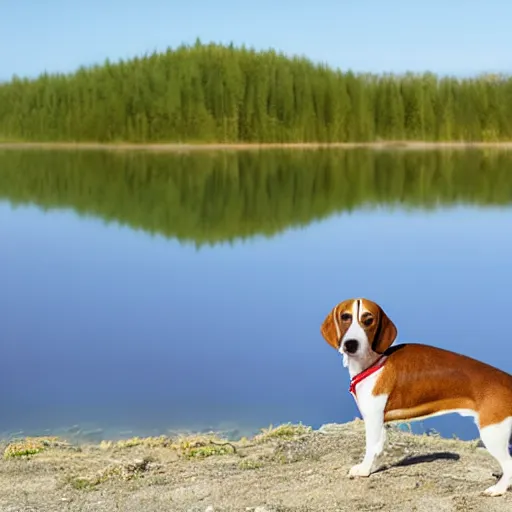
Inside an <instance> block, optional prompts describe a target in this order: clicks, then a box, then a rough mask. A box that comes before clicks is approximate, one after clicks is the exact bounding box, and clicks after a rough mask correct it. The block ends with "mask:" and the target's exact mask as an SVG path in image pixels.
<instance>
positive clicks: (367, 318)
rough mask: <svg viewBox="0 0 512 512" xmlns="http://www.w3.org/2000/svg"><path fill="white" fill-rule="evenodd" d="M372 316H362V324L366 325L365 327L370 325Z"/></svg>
mask: <svg viewBox="0 0 512 512" xmlns="http://www.w3.org/2000/svg"><path fill="white" fill-rule="evenodd" d="M372 323H373V318H372V317H371V316H367V317H366V318H363V324H364V325H366V327H368V326H370V325H372Z"/></svg>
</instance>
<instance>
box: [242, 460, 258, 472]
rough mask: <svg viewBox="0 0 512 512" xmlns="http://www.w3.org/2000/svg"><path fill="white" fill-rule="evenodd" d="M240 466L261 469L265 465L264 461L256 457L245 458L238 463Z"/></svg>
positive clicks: (248, 468)
mask: <svg viewBox="0 0 512 512" xmlns="http://www.w3.org/2000/svg"><path fill="white" fill-rule="evenodd" d="M238 467H239V468H240V469H243V470H251V469H259V468H262V467H263V463H262V462H260V461H259V460H254V459H243V460H241V461H240V462H239V463H238Z"/></svg>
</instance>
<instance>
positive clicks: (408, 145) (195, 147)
mask: <svg viewBox="0 0 512 512" xmlns="http://www.w3.org/2000/svg"><path fill="white" fill-rule="evenodd" d="M320 148H339V149H355V148H366V149H375V150H383V149H408V150H427V149H470V148H480V149H483V148H488V149H491V148H493V149H506V150H512V141H509V142H422V141H382V142H331V143H319V142H311V143H306V142H304V143H259V144H258V143H209V144H188V143H183V144H181V143H155V144H150V143H148V144H145V143H128V142H120V143H101V142H0V149H53V150H55V149H59V150H62V149H73V150H77V149H89V150H91V149H92V150H98V149H103V150H122V151H126V150H145V151H163V152H182V151H184V152H188V151H201V150H202V151H218V150H231V151H240V150H244V151H246V150H263V149H320Z"/></svg>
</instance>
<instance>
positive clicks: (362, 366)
mask: <svg viewBox="0 0 512 512" xmlns="http://www.w3.org/2000/svg"><path fill="white" fill-rule="evenodd" d="M381 357H382V354H377V353H376V352H372V353H370V354H368V355H367V356H366V357H363V358H357V359H356V358H353V357H349V356H346V355H345V354H343V366H346V367H348V373H349V375H350V378H351V379H353V378H354V377H355V376H356V375H358V374H360V373H361V372H364V371H365V370H366V369H368V368H370V366H373V365H374V364H375V363H376V362H377V361H378V360H379V359H380V358H381Z"/></svg>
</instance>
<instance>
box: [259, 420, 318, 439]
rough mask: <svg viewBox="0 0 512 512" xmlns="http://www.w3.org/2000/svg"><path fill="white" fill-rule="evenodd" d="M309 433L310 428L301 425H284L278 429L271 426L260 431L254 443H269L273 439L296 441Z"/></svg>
mask: <svg viewBox="0 0 512 512" xmlns="http://www.w3.org/2000/svg"><path fill="white" fill-rule="evenodd" d="M310 432H312V428H311V427H308V426H306V425H303V424H302V423H299V424H296V425H295V424H293V423H284V424H283V425H279V426H278V427H273V426H272V425H270V427H268V428H266V429H265V428H264V429H262V430H261V434H258V435H257V436H256V437H255V438H254V442H256V443H264V442H266V441H270V440H273V439H277V440H291V439H297V438H298V437H301V436H304V435H306V434H309V433H310Z"/></svg>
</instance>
